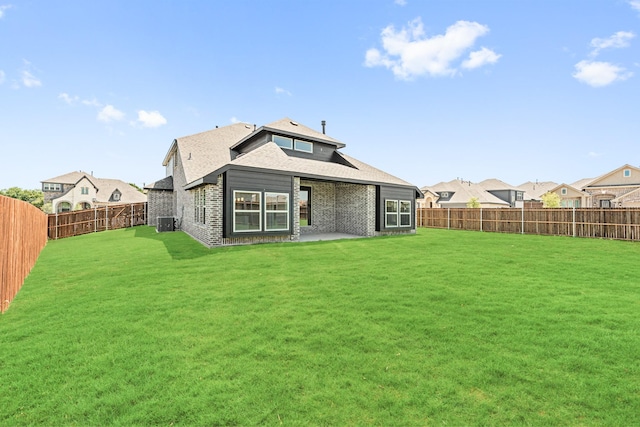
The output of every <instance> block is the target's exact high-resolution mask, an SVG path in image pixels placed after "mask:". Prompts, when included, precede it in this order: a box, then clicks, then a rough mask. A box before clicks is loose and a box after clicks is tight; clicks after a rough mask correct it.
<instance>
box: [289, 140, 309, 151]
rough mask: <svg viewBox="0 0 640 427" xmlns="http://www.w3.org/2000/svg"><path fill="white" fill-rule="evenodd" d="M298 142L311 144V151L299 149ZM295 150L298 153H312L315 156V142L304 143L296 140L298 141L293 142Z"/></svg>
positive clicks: (306, 142)
mask: <svg viewBox="0 0 640 427" xmlns="http://www.w3.org/2000/svg"><path fill="white" fill-rule="evenodd" d="M298 142H303V143H305V144H309V145H310V146H311V149H310V150H304V149H302V148H299V147H298ZM293 149H294V150H296V151H300V152H302V153H311V154H313V142H310V141H303V140H301V139H296V140H294V141H293Z"/></svg>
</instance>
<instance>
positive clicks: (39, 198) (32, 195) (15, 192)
mask: <svg viewBox="0 0 640 427" xmlns="http://www.w3.org/2000/svg"><path fill="white" fill-rule="evenodd" d="M0 194H2V195H3V196H7V197H11V198H12V199H18V200H22V201H24V202H27V203H31V204H32V205H33V206H35V207H36V208H38V209H42V205H43V204H44V193H42V191H40V190H23V189H22V188H19V187H11V188H9V189H6V190H0Z"/></svg>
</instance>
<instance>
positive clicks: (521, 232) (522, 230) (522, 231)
mask: <svg viewBox="0 0 640 427" xmlns="http://www.w3.org/2000/svg"><path fill="white" fill-rule="evenodd" d="M520 234H524V204H523V205H522V229H521V230H520Z"/></svg>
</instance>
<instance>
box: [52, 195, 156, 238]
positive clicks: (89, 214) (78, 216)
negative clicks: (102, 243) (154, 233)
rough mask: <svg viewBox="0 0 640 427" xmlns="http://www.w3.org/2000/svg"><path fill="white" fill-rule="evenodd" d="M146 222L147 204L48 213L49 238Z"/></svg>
mask: <svg viewBox="0 0 640 427" xmlns="http://www.w3.org/2000/svg"><path fill="white" fill-rule="evenodd" d="M146 223H147V204H146V203H132V204H125V205H111V206H100V207H95V208H93V209H85V210H82V211H74V212H65V213H57V214H49V219H48V227H47V229H48V236H49V238H50V239H54V240H55V239H62V238H64V237H72V236H79V235H81V234H88V233H95V232H98V231H105V230H115V229H118V228H127V227H133V226H136V225H144V224H146Z"/></svg>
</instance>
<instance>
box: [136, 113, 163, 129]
mask: <svg viewBox="0 0 640 427" xmlns="http://www.w3.org/2000/svg"><path fill="white" fill-rule="evenodd" d="M138 121H139V122H141V123H142V126H144V127H147V128H157V127H159V126H162V125H166V124H167V119H165V118H164V117H163V116H162V114H160V112H159V111H144V110H140V111H138Z"/></svg>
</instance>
